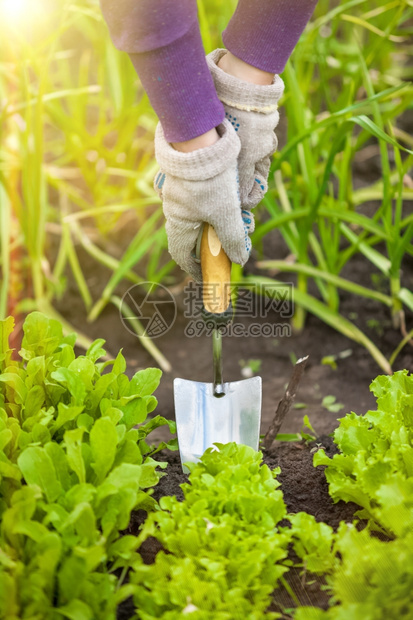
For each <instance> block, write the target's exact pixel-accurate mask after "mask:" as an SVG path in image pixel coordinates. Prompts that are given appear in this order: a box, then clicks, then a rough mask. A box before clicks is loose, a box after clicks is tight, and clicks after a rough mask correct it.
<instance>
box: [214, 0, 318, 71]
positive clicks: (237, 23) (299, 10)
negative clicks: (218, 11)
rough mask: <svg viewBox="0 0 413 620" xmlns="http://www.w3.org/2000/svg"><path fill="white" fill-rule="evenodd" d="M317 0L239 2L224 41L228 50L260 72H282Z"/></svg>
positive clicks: (256, 0) (224, 34) (245, 0)
mask: <svg viewBox="0 0 413 620" xmlns="http://www.w3.org/2000/svg"><path fill="white" fill-rule="evenodd" d="M316 4H317V0H239V2H238V6H237V8H236V11H235V13H234V15H233V16H232V18H231V21H230V22H229V24H228V27H227V28H226V30H225V31H224V32H223V35H222V38H223V41H224V44H225V47H226V48H227V49H228V50H229V51H230V52H231V53H232V54H234V56H237V57H238V58H241V60H243V61H244V62H247V63H248V64H249V65H252V66H253V67H257V69H262V70H263V71H268V72H269V73H282V72H283V71H284V67H285V65H286V63H287V60H288V59H289V57H290V55H291V52H292V51H293V49H294V47H295V46H296V44H297V42H298V39H299V38H300V36H301V33H302V32H303V30H304V28H305V26H306V24H307V22H308V21H309V19H310V17H311V15H312V13H313V11H314V8H315V6H316Z"/></svg>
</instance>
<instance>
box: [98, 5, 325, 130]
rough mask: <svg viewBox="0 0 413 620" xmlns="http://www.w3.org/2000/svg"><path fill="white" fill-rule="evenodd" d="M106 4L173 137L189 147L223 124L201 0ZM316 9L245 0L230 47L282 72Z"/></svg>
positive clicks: (115, 34)
mask: <svg viewBox="0 0 413 620" xmlns="http://www.w3.org/2000/svg"><path fill="white" fill-rule="evenodd" d="M100 2H101V5H102V11H103V15H104V17H105V19H106V21H107V23H108V26H109V31H110V34H111V37H112V40H113V42H114V44H115V45H116V47H117V48H118V49H120V50H122V51H125V52H127V53H128V54H129V55H130V58H131V60H132V62H133V65H134V67H135V69H136V71H137V73H138V75H139V77H140V80H141V82H142V85H143V87H144V89H145V90H146V92H147V94H148V97H149V100H150V102H151V104H152V107H153V108H154V110H155V112H156V113H157V115H158V117H159V120H160V121H161V124H162V127H163V130H164V133H165V137H166V139H167V140H168V141H169V142H183V141H184V140H190V139H191V138H195V137H196V136H199V135H201V134H203V133H205V132H206V131H208V130H209V129H212V128H213V127H216V126H217V125H219V124H220V123H221V122H222V120H223V119H224V116H225V114H224V108H223V105H222V103H221V102H220V101H219V99H218V97H217V94H216V92H215V88H214V84H213V81H212V78H211V75H210V73H209V70H208V66H207V63H206V60H205V52H204V49H203V46H202V40H201V34H200V32H199V25H198V20H197V5H196V0H100ZM316 4H317V0H300V1H299V2H295V1H294V0H239V3H238V6H237V9H236V11H235V13H234V15H233V17H232V19H231V21H230V23H229V25H228V27H227V29H226V30H225V32H224V34H223V40H224V43H225V46H226V47H227V49H229V50H230V51H231V52H232V53H233V54H234V55H235V56H237V57H238V58H241V59H242V60H244V61H245V62H247V63H249V64H251V65H253V66H255V67H257V68H259V69H263V70H264V71H268V72H270V73H281V72H282V71H283V69H284V66H285V63H286V62H287V60H288V58H289V56H290V54H291V52H292V50H293V49H294V47H295V45H296V43H297V41H298V39H299V38H300V35H301V33H302V31H303V30H304V28H305V25H306V24H307V22H308V20H309V19H310V17H311V14H312V12H313V10H314V7H315V5H316ZM297 5H298V6H299V9H298V6H297Z"/></svg>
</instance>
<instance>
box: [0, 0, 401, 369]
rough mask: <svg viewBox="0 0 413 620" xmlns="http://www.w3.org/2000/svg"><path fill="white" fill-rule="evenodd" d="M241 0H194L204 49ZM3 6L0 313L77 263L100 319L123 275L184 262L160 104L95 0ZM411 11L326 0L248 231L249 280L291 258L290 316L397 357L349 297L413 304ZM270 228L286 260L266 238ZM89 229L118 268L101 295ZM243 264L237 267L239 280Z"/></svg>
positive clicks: (103, 256) (38, 305)
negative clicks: (18, 8)
mask: <svg viewBox="0 0 413 620" xmlns="http://www.w3.org/2000/svg"><path fill="white" fill-rule="evenodd" d="M235 4H236V3H235V2H234V1H233V0H232V1H229V2H225V3H222V2H218V0H199V2H198V6H199V20H200V27H201V32H202V36H203V40H204V44H205V49H206V52H208V51H210V50H212V49H213V48H215V47H217V46H220V45H222V43H221V38H220V33H221V31H222V30H223V29H224V28H225V25H226V23H227V22H228V20H229V19H230V16H231V14H232V12H233V10H234V7H235ZM7 6H9V7H10V6H11V3H10V2H8V3H3V5H1V4H0V7H2V8H0V14H1V19H0V38H1V40H2V56H1V58H0V100H1V106H0V223H1V227H0V230H1V232H0V244H1V251H0V260H1V270H2V274H1V275H2V278H1V287H0V316H2V317H5V316H7V315H8V314H9V313H10V312H11V311H13V312H16V313H18V312H23V311H27V310H32V309H40V310H42V311H44V312H46V313H47V314H49V315H50V316H56V312H55V310H54V309H53V303H54V301H55V300H56V298H58V297H59V296H61V295H62V294H63V292H64V289H65V284H66V276H65V273H66V268H67V267H68V268H69V269H70V270H71V271H72V273H73V276H74V278H75V280H76V283H77V287H78V291H79V295H81V297H82V299H83V302H84V306H85V314H87V315H88V316H89V318H90V319H95V318H97V317H98V316H99V314H100V312H101V311H102V309H103V308H104V307H105V305H106V304H108V303H115V304H116V303H118V299H117V298H116V290H117V287H118V285H119V283H122V282H131V283H136V282H139V281H142V280H150V281H155V282H163V283H164V284H167V285H168V284H172V283H174V282H175V280H176V277H179V276H175V275H174V274H173V273H172V269H173V266H174V265H173V263H172V261H170V260H169V257H168V254H167V252H166V247H167V241H166V236H165V232H164V228H163V217H162V210H161V205H160V203H159V200H158V198H157V197H156V195H155V193H154V191H153V189H152V179H153V176H154V174H155V171H156V169H157V166H156V162H155V160H154V156H153V133H154V129H155V126H156V122H157V120H156V117H155V114H154V112H153V111H152V109H151V107H150V104H149V101H148V99H147V97H146V95H145V93H144V92H143V90H142V87H141V86H140V83H139V80H138V78H137V76H136V74H135V72H134V70H133V68H132V65H131V63H130V61H129V59H128V57H127V56H126V54H122V53H120V52H118V51H117V50H116V49H115V48H114V47H113V45H112V43H111V41H110V39H109V36H108V32H107V28H106V25H105V23H104V21H103V18H102V16H101V13H100V9H99V3H98V1H97V0H82V2H80V1H78V2H76V1H71V0H34V1H33V2H31V3H30V9H29V8H28V9H27V11H23V12H22V13H21V15H20V17H19V19H18V20H17V19H13V18H12V16H11V14H10V12H7V11H6V9H5V7H7ZM412 18H413V4H412V2H411V0H391V1H385V0H384V1H383V0H349V1H344V0H342V1H341V2H335V1H333V0H320V1H319V3H318V5H317V8H316V11H315V14H314V17H313V19H312V21H311V23H310V24H309V26H308V27H307V29H306V31H305V33H304V35H303V36H302V38H301V40H300V42H299V44H298V45H297V47H296V49H295V51H294V53H293V56H292V58H291V61H290V62H289V64H288V66H287V68H286V71H285V72H284V74H283V78H284V80H285V83H286V92H285V96H284V100H283V102H282V112H281V114H282V116H284V118H285V120H286V121H287V128H288V129H287V137H286V138H287V139H286V140H285V141H284V145H283V146H282V148H281V150H280V151H279V152H278V153H277V154H276V155H275V157H274V160H273V166H272V170H271V175H270V190H269V192H268V194H267V196H266V198H265V199H264V201H263V202H262V204H261V205H260V206H259V207H258V208H257V210H256V213H257V221H258V225H257V228H256V231H255V233H254V238H253V243H254V247H255V248H256V252H255V258H258V259H260V260H259V262H258V267H259V269H260V271H259V274H260V275H259V276H254V277H253V278H252V280H253V282H255V283H259V279H260V278H266V277H267V275H266V274H267V273H269V274H271V273H274V272H281V273H282V272H293V273H295V274H296V275H297V286H296V288H295V305H296V313H295V317H294V327H295V329H297V330H301V329H303V327H304V324H305V315H306V313H307V312H311V313H313V314H315V315H316V316H318V317H319V318H320V319H321V320H323V321H325V322H326V323H327V324H329V325H331V326H333V327H334V328H335V329H337V330H339V331H340V332H341V333H343V334H345V335H346V336H347V337H349V338H350V339H352V340H355V341H356V342H359V343H361V344H362V345H363V346H365V347H366V348H367V349H368V350H369V352H370V353H371V355H372V356H373V357H374V358H375V360H376V361H377V363H378V364H379V366H380V367H381V368H382V369H383V370H384V371H386V372H390V370H391V365H392V364H393V362H394V360H395V358H396V356H397V353H398V351H399V349H397V350H396V351H394V353H393V355H391V356H390V357H389V358H388V359H386V357H385V356H384V355H383V353H382V352H381V351H380V350H379V349H378V348H377V346H376V345H375V344H374V343H373V342H372V341H371V340H369V339H368V338H367V337H366V336H365V334H363V333H362V331H360V329H358V328H357V327H356V325H354V324H353V323H352V322H351V321H350V320H349V319H348V318H346V317H344V316H343V315H342V314H341V313H340V291H342V290H344V291H347V292H350V293H351V294H353V295H356V296H357V297H358V298H359V300H360V302H362V300H363V299H365V298H367V299H373V300H375V301H376V302H377V303H379V304H384V305H385V306H386V307H387V308H388V312H389V316H391V317H392V320H393V325H394V327H395V328H399V327H400V326H401V327H402V328H404V323H405V319H404V312H405V311H406V310H408V311H411V310H412V309H413V295H412V294H411V292H410V291H409V290H407V289H406V288H404V287H403V283H402V282H401V266H402V261H403V257H405V256H406V255H411V254H412V253H413V248H412V244H411V239H412V234H413V216H412V215H411V213H410V212H409V210H408V202H407V201H411V199H412V197H413V189H412V182H411V176H409V171H410V169H411V164H412V157H413V155H412V149H413V140H412V137H411V135H410V134H409V132H408V131H406V130H405V129H404V126H405V125H404V124H403V123H404V122H405V121H402V118H404V119H405V118H406V116H405V113H406V110H410V114H411V109H412V100H413V89H412V86H411V83H410V82H409V80H410V79H411V77H412V72H413V68H412V65H411V63H409V62H408V58H409V56H411V53H412V47H413V45H412V36H411V34H412ZM403 115H404V116H403ZM372 156H374V157H378V158H379V160H380V161H379V167H380V168H381V175H380V176H378V177H377V178H375V179H374V180H369V179H366V181H365V182H363V183H362V184H361V185H360V183H359V182H358V181H357V180H356V178H355V165H354V164H355V162H357V161H361V160H368V159H369V158H370V157H372ZM409 179H410V181H409ZM275 228H277V229H279V231H280V232H281V234H282V237H283V239H284V241H285V244H286V246H287V248H288V252H289V254H290V257H289V259H288V260H286V259H283V260H276V261H274V260H271V258H272V257H271V256H267V255H266V254H265V253H264V250H263V240H265V239H266V237H267V235H269V234H271V231H273V230H274V229H275ZM114 240H116V247H114V245H115V244H114ZM50 246H53V248H56V247H57V252H53V253H52V252H50ZM80 247H82V248H83V249H84V250H85V251H86V252H87V253H89V254H90V255H91V257H92V260H94V261H96V262H97V263H100V264H103V265H105V266H106V267H108V268H109V270H110V273H111V275H110V277H109V278H108V282H107V284H106V286H105V289H104V291H103V293H102V295H101V297H100V298H99V299H93V298H92V295H91V292H90V290H89V287H88V284H87V282H86V278H85V275H84V273H83V268H82V265H81V264H80V261H79V257H78V254H79V248H80ZM51 256H54V258H53V259H51ZM354 256H361V257H362V260H363V261H364V262H365V265H366V270H369V269H370V268H371V267H372V268H373V269H374V270H378V271H379V273H380V274H381V276H382V281H383V286H382V287H381V289H380V290H377V287H376V286H375V285H374V283H372V286H367V287H366V286H360V285H359V284H358V283H357V282H354V281H353V280H352V279H351V278H349V275H348V274H349V273H350V274H351V268H350V270H349V269H347V271H346V266H348V265H351V261H352V259H353V257H354ZM291 257H292V259H293V260H291ZM244 277H245V276H244V274H243V271H242V270H241V269H240V268H237V267H235V268H234V280H235V281H238V282H240V283H242V282H243V281H244ZM310 280H311V281H313V282H315V284H316V288H317V293H316V294H315V295H314V294H310V293H309V288H308V284H309V281H310ZM22 283H24V284H22ZM249 284H250V285H251V277H250V278H249ZM66 329H67V331H69V330H70V326H66ZM406 338H407V336H406ZM79 341H80V342H83V344H84V345H85V346H88V345H89V344H90V342H88V341H87V338H86V337H83V338H82V335H80V337H79ZM402 344H403V343H402ZM153 352H154V354H156V351H155V350H154V351H153Z"/></svg>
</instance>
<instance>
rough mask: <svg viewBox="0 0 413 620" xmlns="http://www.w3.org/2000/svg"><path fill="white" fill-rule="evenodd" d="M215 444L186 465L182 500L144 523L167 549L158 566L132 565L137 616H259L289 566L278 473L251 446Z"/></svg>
mask: <svg viewBox="0 0 413 620" xmlns="http://www.w3.org/2000/svg"><path fill="white" fill-rule="evenodd" d="M216 445H217V447H218V448H219V451H216V450H213V449H209V450H207V451H206V452H205V454H204V455H203V457H202V459H201V461H200V462H199V463H198V464H196V465H195V464H193V463H192V464H188V467H189V469H190V475H189V483H188V484H183V485H182V489H183V492H184V496H185V499H184V501H183V502H179V501H178V500H177V499H176V498H175V497H164V498H162V499H161V500H160V508H161V509H160V510H158V511H156V512H153V513H151V515H150V516H149V517H148V519H147V521H146V523H145V525H144V528H143V531H142V533H141V535H140V540H141V541H143V540H146V539H147V538H148V537H150V536H154V537H155V538H156V539H157V540H159V541H160V542H161V543H162V546H163V550H162V551H160V552H159V553H158V554H157V556H156V560H155V563H154V564H152V565H144V564H143V563H142V561H141V560H138V561H137V562H135V563H134V567H133V572H132V573H131V577H130V579H131V583H133V584H135V586H136V590H135V594H134V599H135V603H136V606H137V611H136V614H137V615H136V618H140V619H142V620H150V619H152V618H162V619H163V620H169V619H172V618H178V617H181V614H190V617H191V618H197V619H201V618H202V619H204V618H205V619H206V618H208V619H209V618H211V619H212V618H214V619H215V618H216V619H219V620H230V619H231V620H234V619H241V618H242V619H243V620H244V619H245V618H248V619H251V620H258V619H260V618H262V616H263V614H264V612H265V610H266V608H267V607H268V606H269V604H270V601H271V593H272V591H273V590H274V588H275V587H276V584H277V582H278V581H279V580H280V579H281V580H282V575H283V573H284V572H286V571H287V570H288V567H287V566H286V565H284V564H283V562H284V560H285V559H286V557H287V547H288V544H289V541H290V538H291V537H290V533H289V531H288V529H287V528H278V527H277V524H278V523H279V522H280V520H281V519H283V518H284V517H285V516H286V507H285V504H284V501H283V497H282V493H281V491H280V490H279V489H278V487H279V483H278V482H277V480H276V479H275V476H276V475H277V474H278V473H279V471H280V470H279V469H275V470H274V471H271V470H270V469H269V468H268V467H267V466H266V465H261V458H262V454H261V453H257V452H255V451H254V450H253V449H252V448H249V447H247V446H237V445H236V444H235V443H230V444H226V445H223V444H216ZM265 617H268V618H277V617H280V616H279V615H278V614H276V613H270V612H269V613H267V614H266V616H265Z"/></svg>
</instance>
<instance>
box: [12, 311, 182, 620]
mask: <svg viewBox="0 0 413 620" xmlns="http://www.w3.org/2000/svg"><path fill="white" fill-rule="evenodd" d="M12 329H13V320H12V319H10V318H9V319H6V320H5V321H1V322H0V520H1V527H0V618H4V619H6V618H7V620H13V619H16V620H17V618H33V619H34V618H36V619H37V618H39V619H40V618H42V619H43V618H46V619H53V620H54V619H57V618H61V617H65V618H72V619H74V620H92V619H96V618H99V619H114V618H115V616H116V607H117V605H118V603H119V602H120V601H121V600H123V599H124V598H125V597H127V596H128V595H129V590H130V588H129V586H127V585H123V581H124V577H125V575H126V572H127V570H128V566H129V564H130V562H131V561H132V560H134V559H136V556H137V552H136V548H137V539H136V537H133V536H128V535H126V536H122V531H123V530H125V529H126V528H127V526H128V524H129V520H130V513H131V511H132V510H133V509H138V508H143V509H145V510H152V509H153V508H154V505H155V501H154V500H153V498H152V497H151V491H150V488H151V487H153V486H154V485H156V484H157V482H158V480H159V477H160V475H162V474H161V473H159V472H158V471H157V469H156V468H157V466H158V465H161V466H162V465H165V464H159V463H157V462H156V461H155V460H154V459H152V458H151V455H153V454H154V452H156V450H157V449H160V448H161V447H163V446H165V444H161V445H160V446H159V447H158V448H157V449H155V448H153V447H151V446H150V445H149V444H148V442H147V437H148V434H149V433H150V431H151V430H152V429H154V428H156V427H157V426H160V425H162V424H167V421H166V420H165V419H163V418H161V417H160V416H156V417H155V418H153V419H151V420H149V421H148V420H147V418H148V414H149V413H151V412H152V411H153V410H154V408H155V407H156V403H157V401H156V398H155V397H154V396H153V395H152V393H153V391H154V390H155V389H156V387H157V386H158V383H159V380H160V376H161V372H160V371H159V370H158V369H155V368H149V369H147V370H143V371H140V372H137V373H136V374H135V375H134V376H133V377H132V378H131V379H129V378H128V377H127V375H126V374H125V370H126V363H125V359H124V357H123V356H122V354H121V353H119V355H118V356H117V357H116V359H115V360H111V361H104V362H98V360H99V359H100V358H102V357H103V356H105V351H104V349H102V345H103V344H104V341H103V340H96V341H95V342H94V343H93V344H92V346H91V347H90V348H89V349H88V351H87V352H86V354H85V355H81V356H76V354H75V351H74V348H73V346H74V343H75V339H76V336H75V335H71V336H66V337H64V336H63V332H62V326H61V325H60V323H58V322H57V321H55V320H51V319H49V318H47V317H46V316H44V315H43V314H41V313H39V312H33V313H32V314H30V315H29V316H28V317H27V319H26V321H25V323H24V338H23V342H22V349H21V351H20V357H21V359H20V360H19V361H16V360H14V359H12V351H11V350H10V348H9V346H8V339H9V336H10V334H11V332H12ZM170 428H171V430H174V428H173V424H170ZM169 447H174V446H173V442H171V443H170V444H169ZM115 573H116V574H115Z"/></svg>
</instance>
